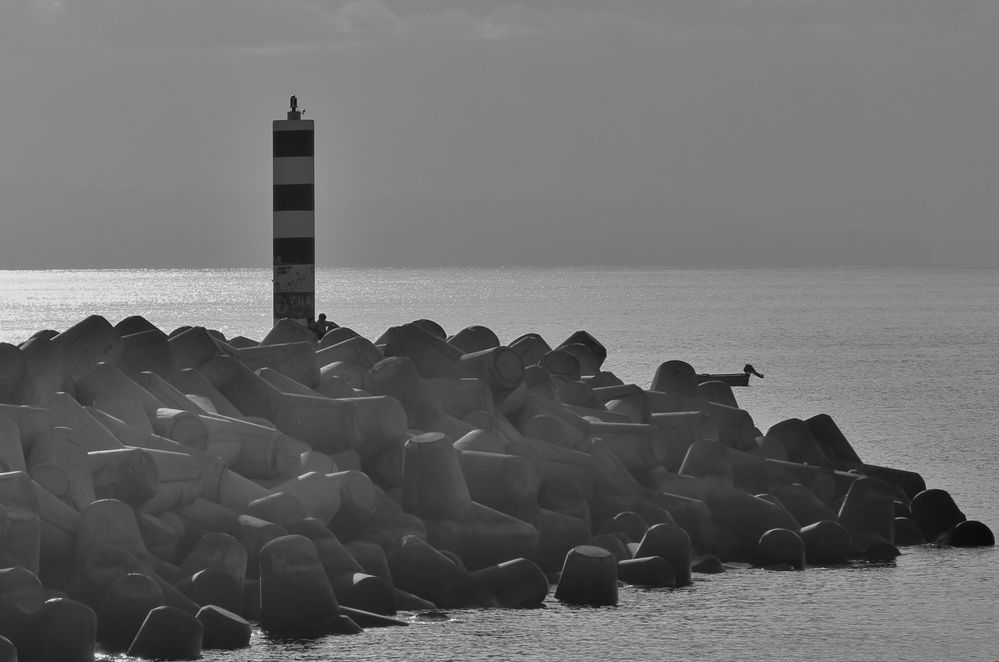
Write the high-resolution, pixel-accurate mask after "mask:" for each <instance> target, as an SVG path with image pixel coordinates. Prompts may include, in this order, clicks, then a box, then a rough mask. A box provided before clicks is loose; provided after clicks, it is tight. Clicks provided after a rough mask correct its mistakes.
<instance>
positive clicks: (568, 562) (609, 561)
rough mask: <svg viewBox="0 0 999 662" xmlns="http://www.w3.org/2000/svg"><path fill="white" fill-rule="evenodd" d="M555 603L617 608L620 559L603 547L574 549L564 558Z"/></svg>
mask: <svg viewBox="0 0 999 662" xmlns="http://www.w3.org/2000/svg"><path fill="white" fill-rule="evenodd" d="M555 599H556V600H560V601H562V602H565V603H567V604H573V605H588V606H592V607H603V606H614V605H616V604H617V559H615V558H614V555H613V554H611V553H610V552H608V551H607V550H606V549H604V548H602V547H594V546H593V545H579V546H577V547H573V548H572V549H570V550H569V553H568V554H566V555H565V562H564V563H563V564H562V572H561V574H560V575H559V580H558V586H557V587H556V588H555Z"/></svg>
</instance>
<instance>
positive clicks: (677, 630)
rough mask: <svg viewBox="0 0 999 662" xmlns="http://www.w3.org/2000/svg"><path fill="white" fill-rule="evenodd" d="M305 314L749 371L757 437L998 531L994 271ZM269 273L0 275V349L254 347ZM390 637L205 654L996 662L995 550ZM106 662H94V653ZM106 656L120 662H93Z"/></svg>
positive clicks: (444, 291) (518, 613)
mask: <svg viewBox="0 0 999 662" xmlns="http://www.w3.org/2000/svg"><path fill="white" fill-rule="evenodd" d="M316 299H317V313H318V312H325V313H326V314H327V316H328V317H329V319H330V320H332V321H334V322H336V323H337V324H339V325H340V326H347V327H350V328H352V329H354V330H355V331H357V332H359V333H361V334H362V335H364V336H366V337H368V338H371V339H374V338H376V337H377V336H378V335H380V334H381V333H382V332H383V331H384V330H386V329H387V328H389V327H390V326H393V325H397V324H401V323H405V322H409V321H412V320H416V319H421V318H428V319H432V320H434V321H436V322H438V323H439V324H441V325H442V326H443V327H444V328H445V330H447V331H448V333H455V332H457V331H459V330H461V329H462V328H464V327H466V326H471V325H484V326H487V327H489V328H491V329H492V330H493V331H495V332H496V334H497V335H498V336H499V338H500V340H501V341H502V342H509V341H512V340H513V339H514V338H516V337H518V336H520V335H521V334H524V333H528V332H534V333H539V334H541V336H542V337H544V338H545V339H546V340H547V341H548V342H549V344H551V345H553V346H554V345H555V344H557V343H559V342H561V341H562V340H564V339H565V338H567V337H568V336H569V335H570V334H572V333H573V332H574V331H577V330H585V331H588V332H589V333H590V334H591V335H593V336H594V337H595V338H597V339H598V340H599V341H600V342H601V343H603V344H604V346H606V348H607V351H608V358H607V361H606V363H605V364H604V365H605V369H607V370H610V371H611V372H614V373H615V374H616V375H617V376H619V377H620V378H621V379H622V380H624V381H625V382H630V383H635V384H638V385H640V386H644V387H647V386H649V384H650V383H651V381H652V378H653V375H654V374H655V370H656V368H657V367H658V366H659V365H660V364H661V363H663V362H664V361H668V360H673V359H681V360H684V361H686V362H688V363H690V364H691V365H692V366H693V367H694V368H695V369H696V370H697V371H698V372H739V371H741V370H742V366H743V365H744V364H746V363H751V364H753V365H754V366H755V367H756V369H757V370H758V371H759V372H761V373H763V375H764V378H763V379H759V378H755V377H754V378H752V380H751V382H750V385H749V386H748V387H746V388H738V389H736V397H737V398H738V401H739V404H740V406H741V407H742V408H744V409H746V410H747V411H749V413H750V414H751V415H752V416H753V419H754V421H755V423H756V426H757V427H758V428H759V429H760V430H761V431H763V432H766V430H767V429H768V428H769V427H770V426H772V425H774V424H775V423H777V422H779V421H782V420H785V419H788V418H802V419H803V418H808V417H810V416H813V415H815V414H819V413H826V414H828V415H830V416H831V417H832V418H833V419H834V420H835V421H836V423H837V424H838V425H839V427H840V429H841V430H842V431H843V433H844V434H845V436H846V437H847V438H848V439H849V440H850V442H851V443H852V444H853V446H854V448H855V449H856V450H857V452H858V454H859V455H860V457H861V458H862V459H863V460H864V461H865V462H867V463H870V464H878V465H884V466H890V467H897V468H900V469H906V470H909V471H915V472H918V473H920V474H921V475H922V476H923V478H924V479H925V481H926V484H927V486H928V487H935V488H942V489H945V490H948V491H949V492H950V493H951V495H952V496H953V497H954V500H955V501H956V503H957V505H958V506H959V507H960V508H961V509H962V511H963V512H964V513H965V515H967V517H968V519H973V520H980V521H982V522H984V523H985V524H987V525H988V526H989V527H990V528H991V529H992V530H993V531H996V530H997V528H999V487H997V484H999V480H997V479H999V416H997V410H999V268H980V267H919V268H903V267H885V268H822V269H763V268H751V269H730V270H713V269H712V270H707V269H705V270H696V269H659V268H657V269H618V268H574V269H561V268H560V269H525V268H508V269H450V268H449V269H421V270H411V269H335V268H320V269H319V270H318V271H317V276H316ZM271 306H272V304H271V272H270V270H269V269H166V270H163V269H148V270H146V269H140V270H134V269H128V270H114V269H105V270H51V271H48V270H32V271H0V341H3V342H10V343H15V344H16V343H18V342H21V341H23V340H25V339H27V338H28V337H29V336H31V335H32V334H33V333H35V332H37V331H39V330H42V329H54V330H57V331H60V330H63V329H65V328H67V327H68V326H70V325H72V324H74V323H76V322H77V321H79V320H81V319H83V318H84V317H86V316H88V315H91V314H98V315H103V316H104V317H106V318H107V319H108V320H110V321H111V322H112V323H116V322H118V321H119V320H121V319H122V318H124V317H127V316H130V315H142V316H144V317H145V318H146V319H148V320H149V321H151V322H152V323H154V324H156V325H157V326H158V327H160V328H161V329H163V330H165V331H168V332H169V331H170V330H172V329H174V328H176V327H178V326H183V325H192V326H193V325H201V326H206V327H209V328H214V329H218V330H219V331H221V332H223V333H224V334H226V336H227V337H232V336H237V335H242V336H247V337H249V338H254V339H259V338H261V337H263V335H264V334H265V333H266V332H267V330H268V329H269V328H270V326H271V323H272V317H271V315H272V308H271ZM399 617H400V618H401V619H402V620H405V621H407V622H409V623H410V624H409V626H408V627H398V628H386V629H372V630H367V631H365V632H363V633H362V634H359V635H355V636H340V637H326V638H322V639H317V640H313V641H287V640H274V639H270V638H268V637H267V636H265V635H263V634H262V633H260V632H258V631H255V632H254V635H253V640H252V644H251V646H250V648H248V649H244V650H241V651H235V652H217V651H205V653H204V659H206V660H216V661H219V662H223V661H224V662H235V661H237V660H238V661H246V662H264V661H267V660H277V659H280V660H283V661H285V662H294V661H300V660H303V661H304V660H364V661H370V662H375V661H382V660H393V661H407V660H413V661H416V660H428V661H430V660H432V661H444V660H476V661H484V660H546V661H566V662H569V661H573V662H575V661H578V660H628V661H629V662H639V661H644V660H703V661H720V660H761V661H762V660H822V661H823V662H830V661H834V660H871V661H876V660H999V551H997V550H996V548H979V549H951V548H936V547H930V546H926V547H906V548H903V549H902V555H901V556H900V557H898V559H897V560H896V561H895V562H894V563H879V564H854V565H849V566H841V567H809V568H807V569H806V570H804V571H803V572H777V571H771V570H764V569H758V568H751V567H748V566H742V565H730V566H729V567H727V568H726V571H725V572H724V573H722V574H718V575H696V574H695V575H694V582H693V584H692V585H691V586H689V587H685V588H681V589H673V590H671V589H654V590H653V589H640V588H634V587H625V586H622V587H621V590H620V598H619V604H618V605H617V606H616V607H604V608H580V607H569V606H566V605H562V604H561V603H559V602H558V601H556V600H555V599H554V597H552V596H549V598H548V600H546V602H545V605H544V607H542V608H540V609H532V610H455V611H450V612H447V614H446V618H443V619H441V620H424V619H421V618H418V617H417V615H416V614H409V613H401V614H400V615H399ZM108 659H111V658H108ZM114 659H127V658H120V657H119V658H114Z"/></svg>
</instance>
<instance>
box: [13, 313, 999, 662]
mask: <svg viewBox="0 0 999 662" xmlns="http://www.w3.org/2000/svg"><path fill="white" fill-rule="evenodd" d="M607 340H611V341H612V340H613V339H604V342H606V341H607ZM604 342H601V341H598V340H597V339H596V338H594V337H593V336H592V335H591V334H589V333H587V332H586V331H576V332H574V333H571V334H569V335H567V337H566V338H565V339H563V340H555V341H549V340H546V339H545V338H543V337H541V336H540V335H539V334H536V333H527V334H524V335H522V336H520V337H518V338H515V339H511V340H510V341H509V343H508V344H506V345H504V344H503V343H502V339H500V338H499V337H498V336H497V334H495V333H494V332H493V331H492V330H490V329H489V328H487V327H485V326H482V325H478V324H475V325H471V326H468V327H466V328H464V329H458V330H455V332H453V333H451V334H448V333H447V332H446V330H445V329H443V328H442V327H441V326H440V325H439V324H437V323H435V322H433V321H432V320H428V319H421V320H415V321H413V322H409V323H403V324H398V325H396V326H392V327H390V328H389V329H387V330H386V331H385V332H384V333H383V334H381V335H380V336H378V337H376V338H373V339H368V338H364V337H362V336H361V335H360V334H358V333H356V332H354V331H352V330H351V329H349V328H347V327H343V326H339V327H337V326H334V328H333V329H332V330H330V331H329V332H327V334H326V335H325V336H324V337H323V338H321V339H318V341H317V339H316V338H315V336H314V334H313V333H312V332H311V331H308V330H307V329H305V328H304V327H300V325H297V324H296V323H295V322H293V321H291V320H281V321H280V322H279V323H278V324H276V325H275V326H274V328H273V329H272V331H271V332H270V333H268V334H267V335H266V336H265V337H264V338H263V339H261V340H259V341H257V340H253V339H250V338H247V337H244V336H236V337H233V338H226V337H225V336H224V335H223V334H222V333H220V332H218V331H215V330H211V329H206V328H204V327H199V326H190V327H181V328H178V329H174V330H171V331H168V330H163V329H159V328H157V327H156V326H155V325H154V324H152V323H151V322H149V321H148V320H146V319H145V318H143V317H141V316H138V315H136V316H132V317H128V318H126V319H124V320H121V321H120V322H119V323H118V324H117V325H112V324H111V323H110V322H109V321H108V320H106V319H104V318H102V317H99V316H92V317H88V318H86V319H84V320H81V321H80V322H79V323H77V324H76V325H74V326H72V327H70V328H69V329H65V330H63V331H54V330H42V331H39V332H38V333H36V334H35V335H34V336H32V337H31V338H29V339H27V340H25V341H24V342H22V343H20V344H19V345H12V344H9V343H0V468H2V469H3V471H2V472H0V521H2V526H0V636H2V637H3V639H2V640H0V643H3V642H7V644H9V647H8V648H6V649H4V650H15V649H16V652H17V655H18V659H21V660H49V659H56V658H58V659H64V660H76V659H80V660H90V659H93V658H94V655H95V654H96V652H100V651H103V652H105V653H107V654H117V653H119V652H126V651H129V652H131V653H132V654H137V655H143V656H148V657H158V658H173V659H181V658H191V657H197V656H199V655H200V654H201V650H202V649H204V648H215V647H218V648H237V647H241V646H247V645H249V642H250V639H251V638H250V633H251V631H252V627H253V626H254V624H256V626H257V627H259V628H260V629H261V630H263V631H265V632H267V633H268V635H269V636H272V637H319V636H325V635H330V634H353V633H359V632H362V631H363V628H369V627H381V626H385V625H400V624H401V625H405V624H406V622H407V620H406V619H405V618H394V616H396V615H397V614H399V612H420V611H429V610H435V609H447V608H462V607H478V608H483V607H484V608H530V607H537V606H540V605H543V604H544V602H545V601H546V600H548V599H549V598H552V599H556V600H560V601H563V602H566V603H569V604H579V605H595V606H602V605H612V604H615V603H616V602H617V599H618V589H619V586H620V585H621V584H622V583H623V584H633V585H636V586H644V587H661V588H670V587H679V586H687V585H690V584H691V573H692V572H694V573H705V574H708V573H710V574H715V573H719V572H723V571H724V568H725V565H724V564H725V562H743V563H751V564H755V565H757V566H760V567H767V568H787V569H794V570H805V571H807V569H808V568H809V566H814V565H826V564H840V563H848V562H850V561H851V560H855V559H856V560H864V561H866V560H876V561H885V560H890V559H893V558H894V557H895V556H897V555H898V554H899V553H901V550H900V549H899V548H900V547H904V546H906V545H912V544H925V543H929V544H935V545H951V546H962V547H963V546H982V545H992V544H994V537H993V534H992V531H991V530H990V529H989V528H988V526H986V525H985V524H983V523H981V522H978V521H975V520H969V519H968V518H967V517H966V516H965V514H964V513H963V512H962V511H961V510H960V508H959V507H958V506H957V504H955V503H954V501H953V499H952V498H951V497H950V495H949V494H948V493H947V492H946V491H945V490H944V489H941V488H938V487H932V488H931V489H926V485H925V484H924V481H923V479H922V477H920V476H919V474H918V473H914V472H911V471H906V470H903V469H898V468H893V467H882V466H875V465H870V464H866V463H864V462H863V461H862V460H861V458H860V457H859V456H858V454H857V453H856V452H855V450H854V449H853V447H852V446H851V444H850V443H849V441H848V440H847V439H846V437H845V435H843V433H842V431H841V430H840V429H839V427H838V426H837V424H836V423H835V422H834V421H833V419H832V418H831V417H830V416H828V415H826V414H818V415H815V416H812V417H811V418H804V419H801V418H793V419H788V420H786V421H782V422H780V423H778V424H776V425H774V426H773V427H771V428H770V429H769V430H768V431H766V432H763V431H761V430H759V429H758V428H757V427H756V424H755V422H754V421H753V418H752V415H751V414H750V412H748V411H746V410H745V409H743V408H741V407H740V406H739V403H738V400H737V398H736V395H735V393H734V392H733V389H731V388H730V387H728V386H727V385H725V384H721V383H710V382H709V383H699V382H698V378H697V372H696V371H695V370H694V368H693V367H692V366H690V365H689V364H687V363H685V362H683V361H681V360H676V359H671V360H667V361H665V362H663V363H662V364H661V365H660V367H659V369H658V370H657V371H656V374H655V375H654V376H653V379H652V388H650V389H646V388H642V387H641V386H639V385H638V384H637V383H635V382H630V381H625V380H624V379H622V378H620V377H618V376H617V375H616V374H615V373H614V372H613V371H612V367H613V355H612V353H608V351H607V348H606V346H605V344H604ZM607 344H608V345H610V344H611V343H607ZM642 381H643V382H644V381H646V380H642ZM717 581H724V578H719V579H718V580H717ZM552 585H554V586H555V590H554V593H552V592H551V586H552ZM687 590H693V591H696V590H697V589H696V583H695V584H694V586H693V588H692V589H687ZM53 632H59V633H60V635H65V636H60V637H58V638H54V637H52V633H53Z"/></svg>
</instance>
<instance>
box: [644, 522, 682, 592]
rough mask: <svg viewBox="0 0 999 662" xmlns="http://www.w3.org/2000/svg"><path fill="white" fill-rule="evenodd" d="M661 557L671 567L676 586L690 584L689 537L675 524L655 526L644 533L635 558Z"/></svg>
mask: <svg viewBox="0 0 999 662" xmlns="http://www.w3.org/2000/svg"><path fill="white" fill-rule="evenodd" d="M645 556H661V557H663V558H664V559H666V560H667V561H669V563H670V565H671V566H672V567H673V574H674V576H675V578H676V585H677V586H687V585H689V584H690V565H691V559H692V557H693V546H692V545H691V542H690V536H689V535H688V534H687V532H686V531H684V530H683V529H682V528H680V527H679V526H677V525H676V524H656V525H654V526H652V527H649V530H648V531H646V532H645V535H644V536H643V537H642V540H641V542H640V543H638V549H637V551H636V552H635V558H641V557H645Z"/></svg>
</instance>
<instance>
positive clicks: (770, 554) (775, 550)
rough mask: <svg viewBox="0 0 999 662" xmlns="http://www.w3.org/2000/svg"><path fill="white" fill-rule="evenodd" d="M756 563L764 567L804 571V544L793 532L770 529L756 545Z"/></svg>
mask: <svg viewBox="0 0 999 662" xmlns="http://www.w3.org/2000/svg"><path fill="white" fill-rule="evenodd" d="M756 563H757V564H758V565H762V566H765V567H775V566H777V567H781V566H790V567H791V568H793V569H794V570H804V569H805V543H804V542H803V541H802V539H801V537H800V536H798V534H797V533H795V532H794V531H790V530H788V529H770V530H769V531H767V532H765V533H764V534H763V535H762V536H760V541H759V543H757V545H756Z"/></svg>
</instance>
